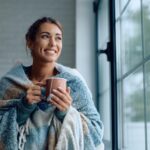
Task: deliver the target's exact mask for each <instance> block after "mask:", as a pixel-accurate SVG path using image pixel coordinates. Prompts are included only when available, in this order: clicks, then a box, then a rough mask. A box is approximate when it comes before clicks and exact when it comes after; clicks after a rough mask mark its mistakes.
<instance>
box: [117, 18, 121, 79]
mask: <svg viewBox="0 0 150 150" xmlns="http://www.w3.org/2000/svg"><path fill="white" fill-rule="evenodd" d="M116 31H117V32H116V58H117V78H119V77H121V72H122V71H121V51H120V50H121V45H120V20H118V22H116Z"/></svg>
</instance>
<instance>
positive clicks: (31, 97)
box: [26, 83, 41, 104]
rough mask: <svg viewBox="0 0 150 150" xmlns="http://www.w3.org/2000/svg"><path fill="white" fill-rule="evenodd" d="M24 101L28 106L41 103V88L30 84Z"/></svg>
mask: <svg viewBox="0 0 150 150" xmlns="http://www.w3.org/2000/svg"><path fill="white" fill-rule="evenodd" d="M26 100H27V102H28V103H29V104H33V103H38V102H39V101H41V87H40V86H39V85H37V83H36V85H35V84H32V85H30V87H29V88H28V90H27V94H26Z"/></svg>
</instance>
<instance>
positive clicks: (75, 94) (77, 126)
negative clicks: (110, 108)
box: [0, 64, 103, 150]
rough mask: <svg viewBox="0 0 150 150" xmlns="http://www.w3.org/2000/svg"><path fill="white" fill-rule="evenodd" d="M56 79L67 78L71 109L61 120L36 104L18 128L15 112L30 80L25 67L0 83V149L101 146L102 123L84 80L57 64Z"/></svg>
mask: <svg viewBox="0 0 150 150" xmlns="http://www.w3.org/2000/svg"><path fill="white" fill-rule="evenodd" d="M56 68H57V69H58V70H59V72H60V73H59V74H58V75H57V76H58V77H63V78H66V79H67V86H69V87H70V88H71V96H72V99H73V103H72V106H71V107H70V108H69V110H68V111H67V113H66V115H65V117H64V119H63V121H60V120H59V118H57V115H56V114H55V113H54V112H55V109H56V108H55V107H53V105H50V104H45V105H47V106H46V107H44V108H45V109H41V107H39V106H40V105H37V106H36V109H34V111H33V112H32V113H31V115H30V116H29V118H27V120H26V122H25V123H24V124H23V125H21V126H19V125H18V122H17V109H18V104H19V103H20V101H21V99H22V97H23V96H24V95H25V92H26V89H27V86H28V84H30V83H31V81H30V80H29V79H28V77H27V76H26V73H25V70H28V68H27V67H24V66H23V65H18V66H15V67H14V68H13V69H12V70H10V71H9V72H8V73H7V74H6V75H5V76H4V77H3V78H2V79H1V80H0V99H1V100H0V150H18V149H19V150H29V149H30V150H96V148H97V147H98V146H99V145H100V144H102V137H103V124H102V122H101V121H100V116H99V114H98V112H97V111H96V109H95V107H94V103H93V101H92V97H91V93H90V91H89V89H88V88H87V85H86V83H85V81H84V80H83V79H82V78H81V77H80V75H78V73H77V74H76V73H74V71H73V70H72V69H71V68H67V67H64V66H62V65H59V64H57V65H56Z"/></svg>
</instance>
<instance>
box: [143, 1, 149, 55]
mask: <svg viewBox="0 0 150 150" xmlns="http://www.w3.org/2000/svg"><path fill="white" fill-rule="evenodd" d="M142 7H143V8H142V11H143V30H144V46H145V51H144V52H145V56H148V55H150V0H143V5H142Z"/></svg>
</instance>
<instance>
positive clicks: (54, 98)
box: [50, 88, 72, 111]
mask: <svg viewBox="0 0 150 150" xmlns="http://www.w3.org/2000/svg"><path fill="white" fill-rule="evenodd" d="M68 90H69V89H68ZM50 102H51V103H52V104H54V105H55V106H56V107H57V108H58V109H59V110H61V111H66V110H67V109H68V108H69V107H70V105H71V103H72V98H71V96H70V94H69V91H68V92H67V91H65V90H63V89H62V88H58V89H57V90H53V93H52V94H51V100H50Z"/></svg>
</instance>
